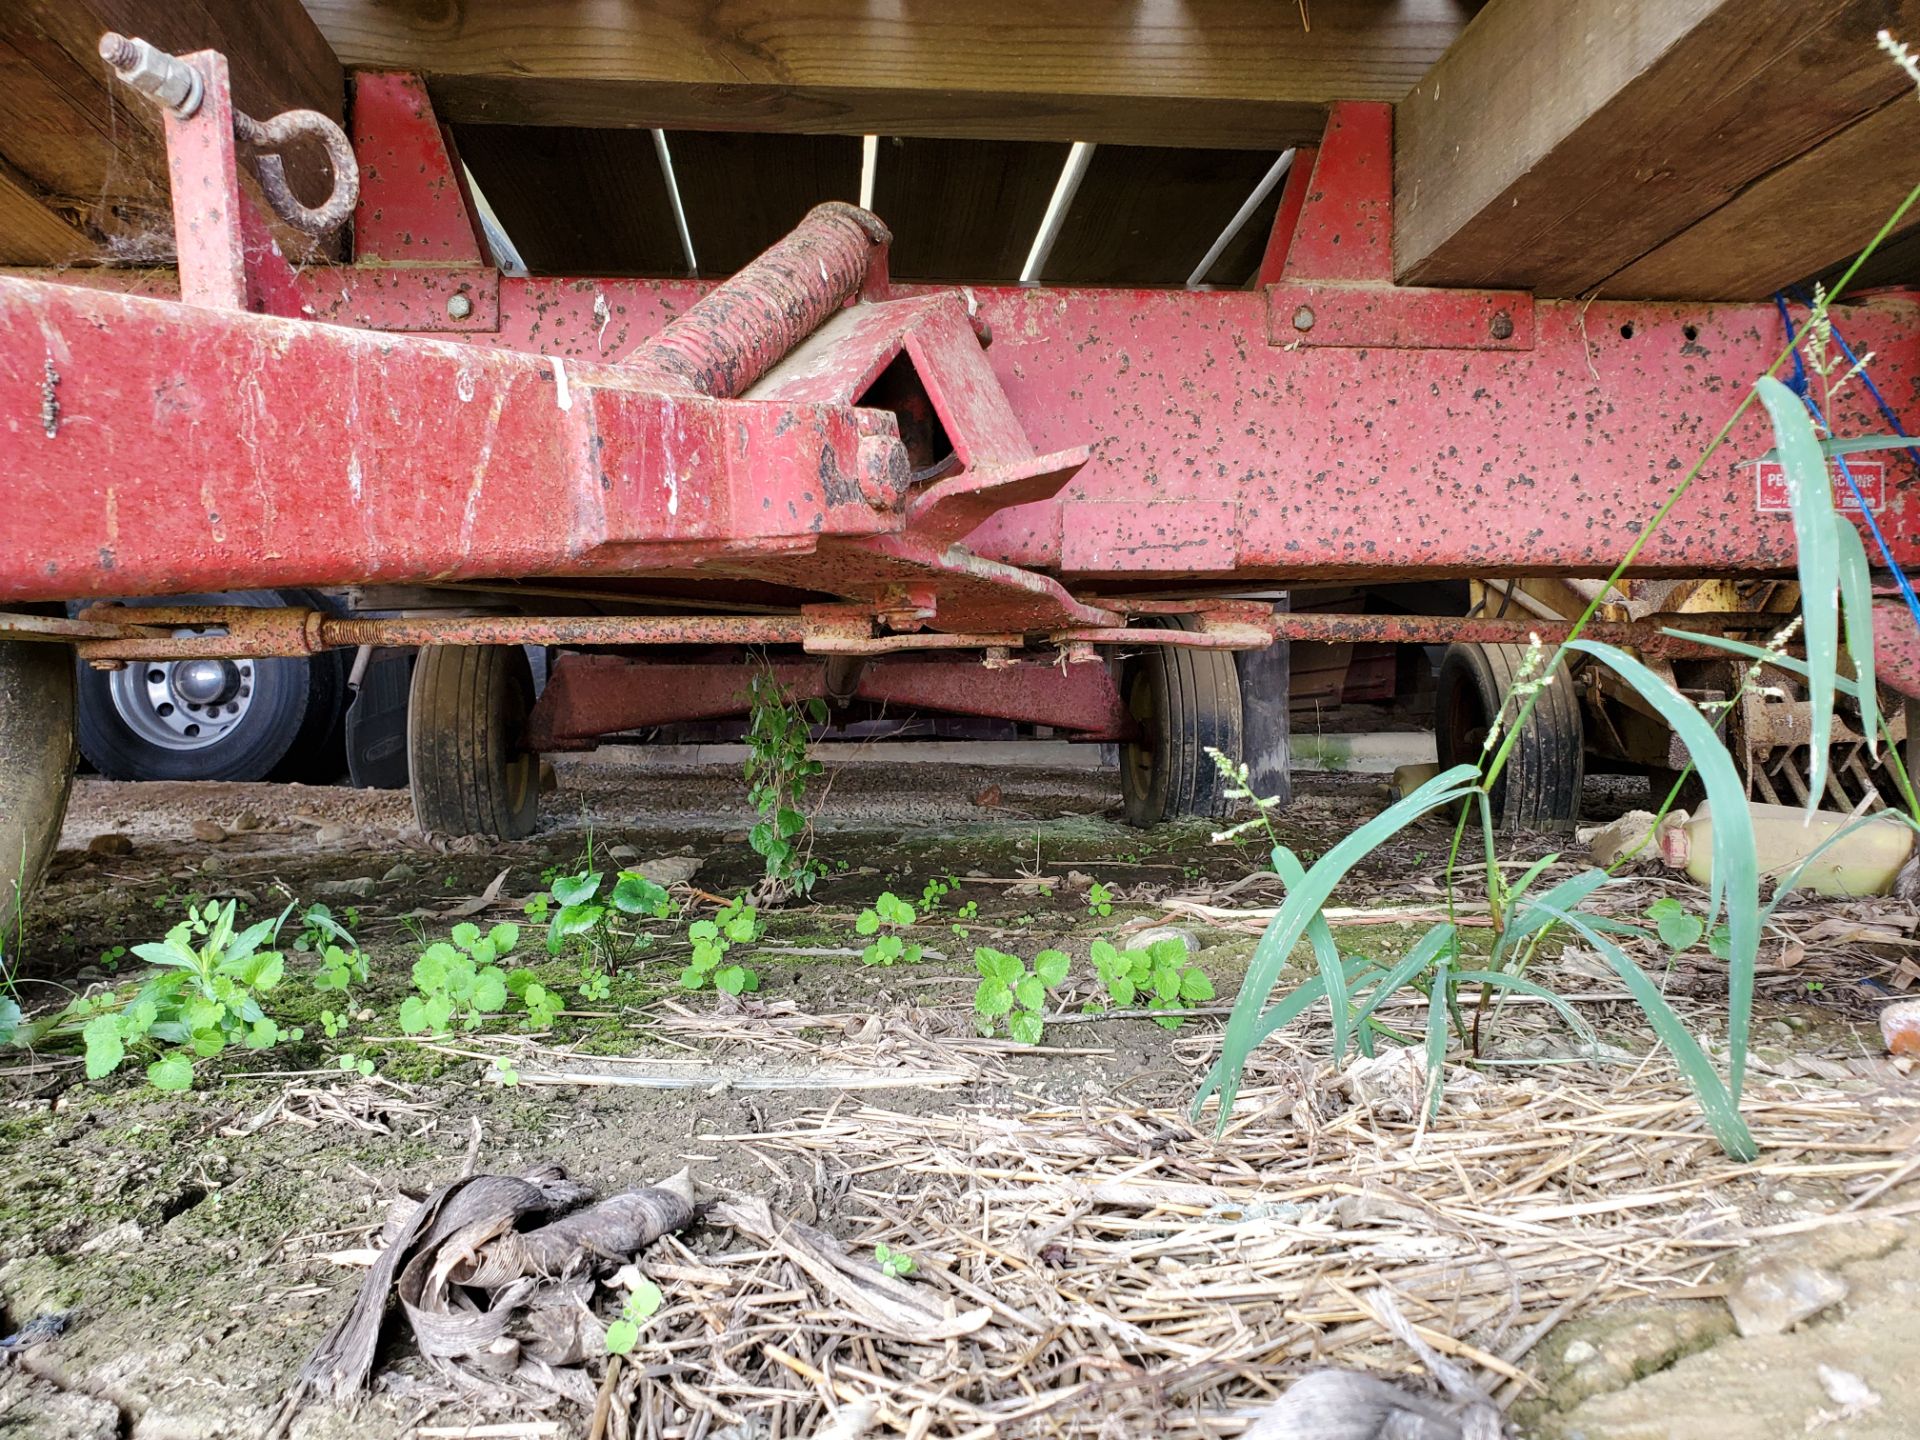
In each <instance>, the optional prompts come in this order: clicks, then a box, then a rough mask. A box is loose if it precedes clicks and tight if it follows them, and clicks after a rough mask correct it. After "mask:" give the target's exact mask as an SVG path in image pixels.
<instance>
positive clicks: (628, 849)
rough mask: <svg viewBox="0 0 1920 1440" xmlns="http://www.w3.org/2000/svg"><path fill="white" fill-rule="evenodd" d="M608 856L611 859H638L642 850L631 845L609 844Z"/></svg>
mask: <svg viewBox="0 0 1920 1440" xmlns="http://www.w3.org/2000/svg"><path fill="white" fill-rule="evenodd" d="M607 858H608V859H609V860H638V859H639V858H640V852H639V851H638V850H636V849H634V848H633V846H631V845H609V846H608V847H607Z"/></svg>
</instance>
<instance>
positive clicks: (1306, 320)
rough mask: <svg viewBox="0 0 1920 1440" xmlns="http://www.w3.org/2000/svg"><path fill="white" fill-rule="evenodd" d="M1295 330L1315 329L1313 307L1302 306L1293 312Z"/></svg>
mask: <svg viewBox="0 0 1920 1440" xmlns="http://www.w3.org/2000/svg"><path fill="white" fill-rule="evenodd" d="M1293 328H1294V329H1296V330H1311V329H1312V328H1313V307H1312V306H1311V305H1302V306H1301V307H1300V308H1299V309H1298V310H1296V311H1294V312H1293Z"/></svg>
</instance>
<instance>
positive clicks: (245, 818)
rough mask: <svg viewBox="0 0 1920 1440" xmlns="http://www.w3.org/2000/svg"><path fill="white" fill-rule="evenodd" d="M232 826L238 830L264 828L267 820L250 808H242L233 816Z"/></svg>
mask: <svg viewBox="0 0 1920 1440" xmlns="http://www.w3.org/2000/svg"><path fill="white" fill-rule="evenodd" d="M233 828H234V829H235V830H238V831H246V830H264V829H266V828H267V822H266V821H264V820H262V819H261V818H260V817H259V816H258V815H256V814H254V813H253V811H251V810H242V811H241V812H240V813H239V814H238V815H236V816H235V817H234V821H233Z"/></svg>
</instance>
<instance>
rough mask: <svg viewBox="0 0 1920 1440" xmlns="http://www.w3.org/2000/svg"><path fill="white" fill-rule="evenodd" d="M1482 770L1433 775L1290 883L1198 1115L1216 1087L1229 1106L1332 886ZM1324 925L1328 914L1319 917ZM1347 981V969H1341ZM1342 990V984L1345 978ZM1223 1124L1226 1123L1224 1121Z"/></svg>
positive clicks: (1469, 785)
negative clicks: (1273, 999)
mask: <svg viewBox="0 0 1920 1440" xmlns="http://www.w3.org/2000/svg"><path fill="white" fill-rule="evenodd" d="M1479 778H1480V772H1479V770H1478V769H1477V768H1476V767H1475V766H1472V765H1456V766H1454V767H1453V768H1452V769H1451V770H1447V771H1444V772H1442V773H1441V774H1439V775H1436V776H1434V777H1433V779H1431V780H1429V781H1428V782H1427V783H1426V784H1424V785H1422V786H1421V787H1420V788H1419V789H1418V790H1416V791H1414V792H1413V793H1412V794H1411V795H1408V796H1406V797H1405V798H1404V799H1401V800H1398V801H1396V802H1395V803H1394V804H1392V805H1389V806H1388V807H1387V808H1386V809H1385V810H1383V811H1381V812H1380V814H1378V815H1376V816H1374V817H1373V819H1371V820H1369V821H1368V822H1367V823H1366V824H1364V825H1362V826H1361V827H1360V828H1359V829H1357V830H1355V831H1354V832H1353V833H1352V834H1351V835H1348V836H1347V837H1346V838H1345V839H1343V840H1342V841H1341V842H1340V843H1339V844H1338V845H1335V846H1334V847H1333V848H1332V849H1331V850H1329V851H1328V852H1327V853H1326V854H1325V855H1322V856H1321V857H1320V858H1319V859H1318V860H1317V861H1315V862H1314V865H1313V868H1312V869H1311V870H1309V871H1307V873H1306V874H1305V875H1304V876H1303V877H1302V878H1301V880H1300V882H1299V884H1297V885H1290V886H1289V887H1288V889H1287V898H1286V899H1285V901H1283V902H1282V903H1281V906H1280V909H1279V911H1278V913H1276V914H1275V915H1274V917H1273V919H1272V920H1270V921H1269V922H1268V923H1267V928H1266V931H1265V933H1264V934H1262V935H1261V937H1260V943H1259V945H1257V946H1256V947H1255V948H1254V952H1253V961H1252V963H1251V964H1250V965H1248V967H1247V978H1246V979H1245V980H1244V981H1243V982H1242V983H1241V986H1240V994H1239V995H1238V996H1237V997H1236V998H1235V1000H1234V1002H1233V1012H1232V1013H1231V1014H1230V1015H1229V1016H1228V1017H1227V1027H1226V1034H1225V1035H1224V1037H1223V1038H1222V1040H1221V1047H1220V1058H1219V1059H1218V1060H1216V1061H1214V1063H1213V1068H1212V1069H1211V1070H1209V1071H1208V1072H1207V1077H1206V1079H1204V1080H1203V1081H1201V1082H1200V1090H1199V1093H1198V1095H1197V1096H1196V1097H1195V1098H1194V1109H1195V1112H1196V1113H1198V1110H1199V1107H1200V1105H1201V1103H1202V1102H1204V1101H1205V1100H1206V1098H1207V1097H1208V1096H1209V1095H1212V1094H1213V1093H1214V1092H1215V1091H1219V1092H1220V1095H1221V1114H1222V1115H1223V1116H1224V1115H1225V1114H1226V1113H1227V1112H1228V1111H1229V1110H1231V1109H1232V1098H1233V1094H1234V1092H1235V1091H1237V1090H1238V1088H1239V1085H1240V1073H1241V1071H1242V1070H1243V1069H1244V1068H1245V1066H1246V1062H1247V1056H1248V1055H1249V1054H1251V1053H1252V1051H1253V1047H1254V1046H1255V1045H1256V1044H1257V1043H1259V1039H1260V1038H1263V1037H1264V1036H1265V1035H1270V1034H1272V1033H1273V1029H1274V1028H1277V1027H1270V1028H1267V1029H1265V1030H1264V1031H1261V1032H1260V1034H1259V1035H1256V1033H1255V1032H1256V1030H1258V1029H1259V1027H1260V1026H1261V1024H1262V1021H1263V1018H1264V1016H1263V1007H1264V1006H1265V1004H1266V999H1267V996H1268V995H1270V994H1271V993H1272V992H1273V988H1274V986H1275V985H1277V984H1278V983H1279V981H1280V972H1281V971H1282V970H1283V969H1284V968H1285V967H1286V963H1287V961H1288V960H1289V959H1290V958H1291V957H1292V955H1293V948H1294V946H1296V945H1298V944H1299V943H1300V939H1301V937H1302V936H1303V935H1305V934H1306V933H1307V929H1308V926H1309V925H1310V924H1311V923H1312V922H1313V921H1314V920H1317V919H1320V911H1321V909H1322V908H1323V907H1324V906H1325V905H1326V903H1327V899H1328V897H1329V896H1331V895H1332V894H1333V889H1334V887H1335V886H1336V885H1338V884H1339V883H1340V882H1341V880H1343V879H1345V878H1346V874H1347V872H1348V871H1349V870H1351V869H1352V868H1353V867H1354V866H1355V865H1357V864H1359V863H1360V861H1361V860H1363V859H1365V858H1366V857H1367V856H1368V855H1370V854H1372V853H1373V851H1375V850H1377V849H1378V848H1379V847H1380V846H1381V845H1383V844H1384V843H1386V842H1387V841H1388V840H1390V839H1392V838H1393V837H1394V836H1395V835H1397V834H1399V833H1400V832H1401V831H1402V830H1404V829H1406V828H1407V826H1409V825H1411V824H1413V823H1414V822H1415V821H1416V820H1418V819H1420V818H1421V817H1422V816H1424V815H1426V814H1427V813H1429V812H1430V811H1433V810H1438V809H1441V808H1442V807H1444V806H1448V805H1453V804H1457V803H1458V802H1459V801H1461V800H1463V799H1465V798H1466V797H1467V796H1468V795H1471V794H1472V793H1473V792H1474V790H1476V789H1477V788H1478V781H1479ZM1321 923H1322V924H1325V921H1324V920H1321ZM1342 978H1343V982H1344V974H1343V977H1342ZM1343 988H1344V984H1343ZM1222 1123H1224V1121H1223V1122H1222Z"/></svg>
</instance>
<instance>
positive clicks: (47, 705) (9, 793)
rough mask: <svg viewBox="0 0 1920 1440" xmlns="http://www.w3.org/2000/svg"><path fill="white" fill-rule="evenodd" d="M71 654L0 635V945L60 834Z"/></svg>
mask: <svg viewBox="0 0 1920 1440" xmlns="http://www.w3.org/2000/svg"><path fill="white" fill-rule="evenodd" d="M73 707H74V700H73V656H72V654H71V653H70V652H69V651H68V649H67V647H66V646H64V645H45V644H36V643H30V642H28V641H24V640H9V641H0V948H3V949H6V950H8V951H10V950H11V949H12V947H11V945H10V944H7V943H6V942H9V941H11V939H12V938H13V935H14V925H15V922H16V920H17V918H18V916H19V914H20V911H21V909H22V908H23V907H24V906H25V904H26V902H27V899H28V897H29V896H31V895H32V893H33V887H34V886H35V885H36V884H38V883H39V880H40V874H41V872H42V871H43V870H45V869H46V867H47V861H48V860H49V859H50V858H51V857H52V855H53V848H54V846H55V844H57V843H58V841H59V839H60V822H61V821H62V820H63V819H64V818H65V817H66V813H67V791H68V789H69V788H70V787H71V786H72V783H73V758H74V744H73Z"/></svg>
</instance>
